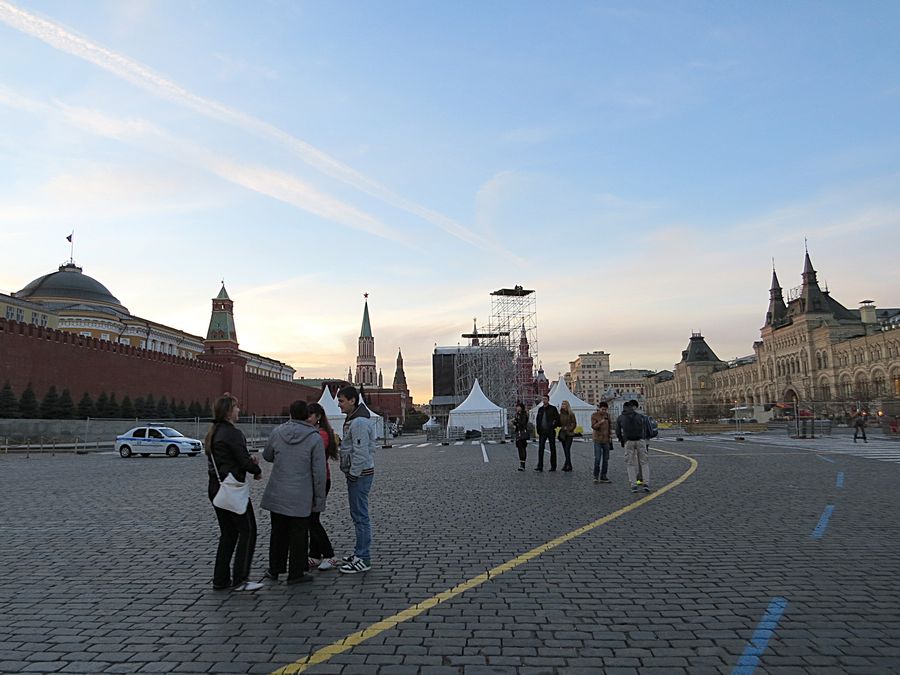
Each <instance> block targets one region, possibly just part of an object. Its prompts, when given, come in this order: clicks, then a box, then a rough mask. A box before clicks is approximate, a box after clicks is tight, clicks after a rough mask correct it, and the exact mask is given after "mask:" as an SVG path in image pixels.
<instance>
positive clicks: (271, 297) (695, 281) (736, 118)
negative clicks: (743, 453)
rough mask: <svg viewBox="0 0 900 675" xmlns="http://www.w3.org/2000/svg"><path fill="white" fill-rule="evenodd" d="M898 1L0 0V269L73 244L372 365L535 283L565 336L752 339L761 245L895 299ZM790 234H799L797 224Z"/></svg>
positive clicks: (164, 310) (137, 300) (570, 347)
mask: <svg viewBox="0 0 900 675" xmlns="http://www.w3.org/2000/svg"><path fill="white" fill-rule="evenodd" d="M898 30H900V4H898V3H896V2H888V1H881V2H879V1H877V0H871V1H868V2H865V3H859V2H855V1H848V2H799V1H798V2H791V3H784V2H764V1H761V2H752V3H750V2H712V1H710V2H689V1H684V2H677V3H672V2H667V1H664V2H624V1H623V2H599V1H598V2H577V1H575V0H573V1H571V2H564V3H558V2H527V1H524V0H495V1H492V2H488V3H485V2H480V1H474V0H472V1H468V0H454V1H453V2H450V1H446V2H439V1H435V2H420V1H417V0H410V1H405V0H386V1H385V2H378V3H376V2H363V1H361V0H359V1H356V2H344V1H340V0H327V1H326V0H321V1H316V2H312V1H310V2H300V1H298V2H288V1H282V0H267V1H260V2H253V3H238V2H219V1H218V0H215V1H214V0H192V1H189V2H186V1H184V0H176V1H169V0H133V1H128V0H110V1H99V0H84V1H82V2H77V3H73V2H68V1H61V0H57V1H35V2H24V1H19V2H15V3H11V2H7V0H0V251H2V259H3V263H2V265H0V291H2V292H7V293H9V292H14V291H17V290H19V289H21V288H22V287H24V286H25V285H26V284H27V283H28V282H29V281H31V280H32V279H34V278H36V277H38V276H41V275H43V274H46V273H48V272H51V271H54V270H55V269H56V267H57V266H58V265H60V264H61V263H63V262H64V261H66V260H67V259H68V257H69V244H68V242H67V241H66V239H65V237H66V235H68V234H69V233H70V232H72V231H73V230H74V231H75V251H74V257H75V261H76V262H77V263H78V264H79V265H81V266H82V267H83V268H84V272H85V273H86V274H89V275H90V276H92V277H94V278H96V279H97V280H99V281H101V282H102V283H104V284H105V285H106V286H107V287H108V288H109V289H110V291H111V292H112V293H113V294H114V295H116V296H117V297H118V298H119V300H120V301H122V303H123V304H124V305H125V306H127V307H128V308H129V310H130V311H131V312H132V313H133V314H136V315H138V316H141V317H144V318H148V319H152V320H154V321H158V322H160V323H163V324H166V325H170V326H174V327H177V328H180V329H182V330H186V331H189V332H192V333H195V334H200V335H205V333H206V328H207V324H208V321H209V313H210V306H211V305H210V300H211V298H213V297H214V296H215V295H216V294H217V292H218V290H219V284H220V280H222V279H224V280H225V284H226V287H227V289H228V292H229V294H230V295H231V297H232V298H233V299H234V301H235V320H236V325H237V330H238V337H239V339H240V343H241V346H242V347H243V348H244V349H247V350H249V351H253V352H257V353H261V354H266V355H268V356H272V357H274V358H277V359H280V360H282V361H285V362H287V363H289V364H290V365H292V366H293V367H294V368H296V369H297V375H298V376H304V377H340V376H343V375H345V374H346V372H347V369H348V367H349V366H351V365H353V366H354V367H355V357H356V347H357V337H358V335H359V330H360V323H361V319H362V304H363V294H364V293H368V294H369V309H370V314H371V321H372V329H373V332H374V334H375V346H376V354H377V357H378V364H379V366H380V367H381V368H382V370H383V373H384V378H385V382H386V383H387V384H389V383H390V382H391V381H392V379H393V375H394V364H395V359H396V355H397V350H398V349H402V351H403V356H404V362H405V369H406V374H407V379H408V381H409V385H410V389H411V391H412V394H413V396H414V399H415V401H416V402H417V403H423V402H427V400H428V399H429V398H430V397H431V354H432V351H433V348H434V346H435V345H436V344H437V345H455V344H458V343H460V342H464V340H463V339H462V338H461V337H460V334H461V333H463V332H467V331H468V330H469V329H470V328H471V325H472V319H473V317H477V318H478V319H479V323H481V324H482V325H484V324H485V323H487V321H488V318H489V316H488V315H489V310H490V292H491V291H494V290H496V289H498V288H504V287H512V286H514V285H517V284H518V285H522V286H524V287H526V288H531V289H534V290H535V292H536V298H537V324H538V329H537V330H538V338H539V353H538V357H539V360H540V361H541V362H542V363H543V366H544V369H545V371H546V372H547V374H548V377H550V379H551V380H553V379H556V377H557V375H558V374H559V373H561V372H565V371H566V370H568V362H569V361H571V360H573V359H574V358H575V357H576V356H577V355H578V354H579V353H584V352H588V351H594V350H604V351H606V352H608V353H610V354H611V366H612V367H613V368H628V367H634V368H647V369H652V370H657V369H663V368H671V367H672V366H673V364H674V363H675V362H677V361H678V360H679V358H680V353H681V350H682V349H684V348H685V347H686V345H687V342H688V340H689V338H690V335H691V332H692V331H698V330H699V331H702V333H703V335H704V336H705V337H706V338H707V341H708V343H709V344H710V346H711V347H712V349H713V350H714V351H715V352H716V353H717V354H718V356H719V357H720V358H723V359H730V358H734V357H737V356H742V355H745V354H749V353H752V343H753V341H754V340H755V339H758V337H759V332H758V331H759V328H760V326H761V325H762V323H763V319H764V316H765V311H766V306H767V303H768V288H769V282H770V279H771V272H772V265H773V260H774V264H775V267H776V269H777V271H778V275H779V279H780V280H781V285H782V286H783V287H785V289H786V290H788V289H791V288H792V287H794V286H797V285H799V284H800V281H801V279H800V274H801V272H802V268H803V256H804V246H805V245H808V249H809V253H810V257H811V259H812V261H813V264H814V266H815V267H816V269H817V270H818V272H819V279H820V282H824V283H825V284H827V286H828V288H829V289H830V290H831V292H832V295H833V296H834V297H835V298H836V299H837V300H838V301H840V302H842V303H843V304H844V305H846V306H848V307H850V308H855V307H857V306H858V302H859V301H860V300H863V299H871V300H874V301H875V303H876V306H879V307H898V306H900V265H898V264H897V251H898V250H900V44H898V38H897V35H898ZM805 241H806V242H807V243H806V244H805V243H804V242H805Z"/></svg>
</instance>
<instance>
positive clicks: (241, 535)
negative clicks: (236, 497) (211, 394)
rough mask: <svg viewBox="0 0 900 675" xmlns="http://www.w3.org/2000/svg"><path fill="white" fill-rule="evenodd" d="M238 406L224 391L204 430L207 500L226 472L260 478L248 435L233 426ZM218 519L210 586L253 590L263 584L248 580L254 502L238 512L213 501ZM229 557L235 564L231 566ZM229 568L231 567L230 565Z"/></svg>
mask: <svg viewBox="0 0 900 675" xmlns="http://www.w3.org/2000/svg"><path fill="white" fill-rule="evenodd" d="M240 414H241V409H240V407H239V406H238V400H237V398H235V397H234V396H232V395H231V394H228V393H226V394H223V395H222V396H221V397H220V398H219V399H217V400H216V403H215V406H214V407H213V423H212V424H211V425H210V427H209V431H208V432H207V433H206V439H205V442H204V447H205V448H206V464H207V473H208V474H209V486H208V488H207V491H208V494H209V501H210V502H212V500H213V499H215V496H216V493H217V492H218V491H219V486H220V482H221V481H223V480H225V478H226V477H227V476H228V474H232V475H233V476H234V477H235V479H236V480H239V481H241V482H244V481H246V480H247V474H248V473H249V474H251V475H252V476H253V477H254V478H255V479H256V480H259V479H260V478H262V469H260V468H259V465H258V464H257V462H258V460H257V458H256V457H251V456H250V453H249V452H247V439H246V438H245V437H244V434H243V433H242V432H241V430H240V429H238V428H237V427H235V426H234V423H235V422H237V420H238V416H239V415H240ZM213 509H215V512H216V520H218V522H219V546H218V548H217V549H216V563H215V567H214V568H213V588H214V589H215V590H217V591H221V590H226V589H228V588H230V589H231V590H234V591H255V590H258V589H260V588H262V584H259V583H257V582H255V581H249V577H250V565H251V564H252V562H253V553H254V551H255V550H256V516H255V515H254V513H253V503H252V502H251V501H249V500H248V501H247V510H246V511H245V512H244V513H241V514H237V513H234V512H233V511H228V510H226V509H220V508H219V507H218V506H215V505H213ZM232 557H233V558H234V564H233V566H232ZM229 568H230V569H229Z"/></svg>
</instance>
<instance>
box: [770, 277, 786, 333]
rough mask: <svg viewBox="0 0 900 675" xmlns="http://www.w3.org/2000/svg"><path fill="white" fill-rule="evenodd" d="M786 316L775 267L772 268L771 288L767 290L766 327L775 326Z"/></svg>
mask: <svg viewBox="0 0 900 675" xmlns="http://www.w3.org/2000/svg"><path fill="white" fill-rule="evenodd" d="M786 316H787V305H785V304H784V295H782V293H781V285H780V284H779V283H778V275H777V274H775V267H774V266H773V267H772V286H771V288H769V309H768V311H767V312H766V325H767V326H777V325H779V324H780V323H781V322H783V321H784V319H785V317H786Z"/></svg>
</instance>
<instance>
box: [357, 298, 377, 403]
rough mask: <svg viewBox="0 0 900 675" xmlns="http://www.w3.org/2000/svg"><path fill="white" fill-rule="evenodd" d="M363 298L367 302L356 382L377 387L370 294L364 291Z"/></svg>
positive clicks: (364, 310) (360, 336) (359, 342)
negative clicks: (370, 317) (370, 316)
mask: <svg viewBox="0 0 900 675" xmlns="http://www.w3.org/2000/svg"><path fill="white" fill-rule="evenodd" d="M363 298H364V303H365V304H364V305H363V319H362V328H361V329H360V331H359V341H358V351H357V355H356V384H359V385H364V386H368V387H377V386H379V384H378V368H377V364H376V363H375V337H374V336H373V335H372V324H371V323H370V321H369V294H368V293H363Z"/></svg>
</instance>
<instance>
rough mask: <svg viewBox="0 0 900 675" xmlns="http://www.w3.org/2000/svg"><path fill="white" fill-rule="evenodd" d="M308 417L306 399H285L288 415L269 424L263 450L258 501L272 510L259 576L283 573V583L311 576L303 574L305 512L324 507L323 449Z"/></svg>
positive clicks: (306, 533)
mask: <svg viewBox="0 0 900 675" xmlns="http://www.w3.org/2000/svg"><path fill="white" fill-rule="evenodd" d="M308 417H309V410H308V408H307V404H306V401H294V402H293V403H291V419H289V420H288V421H287V422H285V423H284V424H281V425H279V426H277V427H275V429H274V430H273V431H272V433H271V434H270V435H269V440H268V442H267V443H266V449H265V450H263V459H264V460H266V461H267V462H272V473H271V475H270V476H269V483H268V484H267V485H266V491H265V492H264V493H263V498H262V502H261V506H262V507H263V508H264V509H266V510H267V511H269V512H270V513H271V515H272V533H271V536H270V538H269V569H268V570H267V571H266V575H265V578H266V579H269V580H272V581H277V580H278V576H279V575H280V574H283V573H285V572H287V575H288V577H287V583H288V584H300V583H304V582H308V581H312V580H313V578H312V577H311V576H309V575H308V574H306V572H307V571H308V561H309V557H308V553H309V544H308V537H309V523H310V514H311V513H313V512H317V513H321V512H322V510H323V509H324V508H325V462H326V460H325V453H324V452H322V438H321V436H319V433H318V430H317V429H316V428H315V427H314V426H313V425H311V424H310V423H309V422H307V418H308Z"/></svg>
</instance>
